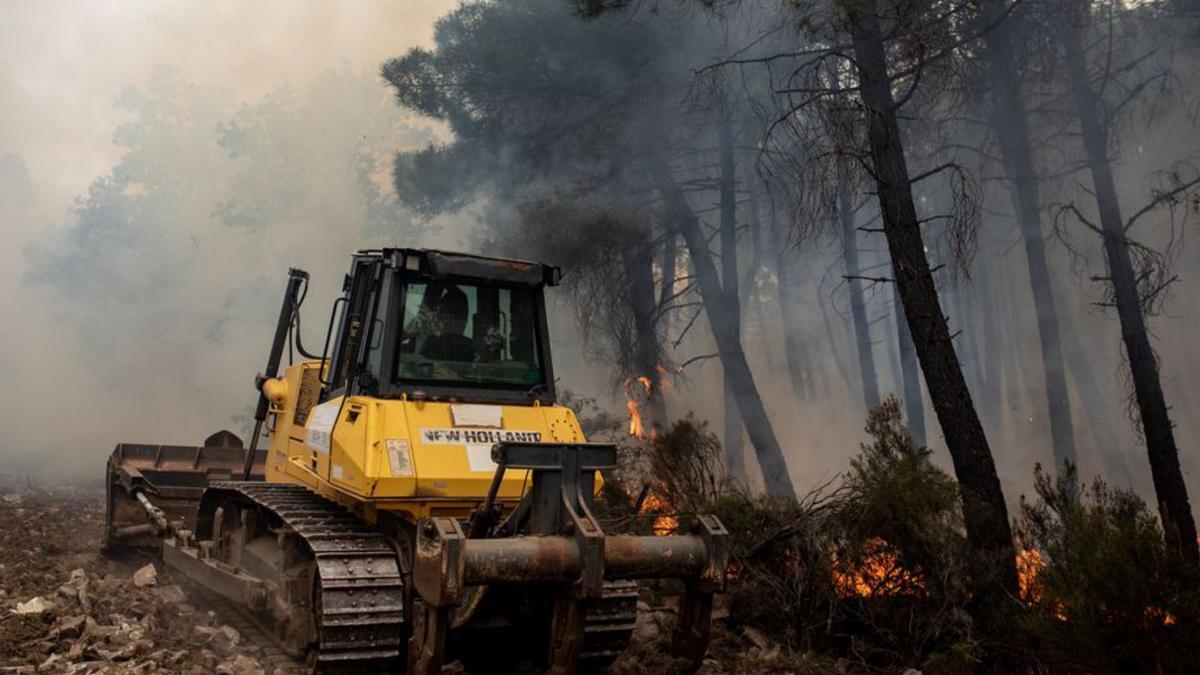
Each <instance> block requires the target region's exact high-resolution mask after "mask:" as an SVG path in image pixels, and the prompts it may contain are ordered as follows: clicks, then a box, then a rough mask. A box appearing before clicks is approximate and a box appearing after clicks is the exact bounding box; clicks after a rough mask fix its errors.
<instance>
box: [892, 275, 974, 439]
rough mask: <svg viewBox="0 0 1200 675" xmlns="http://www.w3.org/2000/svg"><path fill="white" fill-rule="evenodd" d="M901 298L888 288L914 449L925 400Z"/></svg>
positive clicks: (922, 429) (922, 434)
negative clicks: (894, 320)
mask: <svg viewBox="0 0 1200 675" xmlns="http://www.w3.org/2000/svg"><path fill="white" fill-rule="evenodd" d="M893 267H895V263H893ZM902 296H903V291H902V290H901V289H900V288H898V287H893V288H892V306H893V312H892V313H893V314H894V315H895V317H896V336H897V342H896V348H897V350H898V351H899V352H900V377H901V378H902V379H903V384H904V416H905V417H907V418H908V430H909V431H910V432H911V433H912V437H913V441H914V442H916V444H917V445H925V441H926V436H925V399H924V397H923V396H922V395H921V371H920V370H919V364H918V363H917V349H916V345H914V344H913V338H912V331H911V329H910V328H909V325H908V318H907V314H905V312H904V302H903V299H902ZM964 382H965V380H964ZM964 386H965V385H964Z"/></svg>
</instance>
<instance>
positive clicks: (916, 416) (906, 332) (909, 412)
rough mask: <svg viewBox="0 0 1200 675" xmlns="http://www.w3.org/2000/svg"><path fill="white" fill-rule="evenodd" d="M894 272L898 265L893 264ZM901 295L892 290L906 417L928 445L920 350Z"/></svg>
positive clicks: (918, 438)
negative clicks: (919, 358)
mask: <svg viewBox="0 0 1200 675" xmlns="http://www.w3.org/2000/svg"><path fill="white" fill-rule="evenodd" d="M892 267H893V268H895V263H894V262H893V263H892ZM902 293H903V292H902V291H901V289H900V288H898V287H893V289H892V304H893V312H892V313H893V314H894V315H895V317H896V338H897V339H896V349H897V351H899V352H900V378H901V380H902V384H903V386H904V394H903V396H904V416H905V417H906V418H908V430H909V431H910V432H911V433H912V437H913V441H914V442H915V443H916V444H917V445H925V440H926V438H925V399H924V397H923V396H922V395H921V371H920V364H918V363H917V360H918V359H917V349H916V346H915V345H914V344H913V338H912V330H911V329H910V328H909V325H908V318H907V314H906V313H905V311H904V302H903V301H902V298H901V296H902Z"/></svg>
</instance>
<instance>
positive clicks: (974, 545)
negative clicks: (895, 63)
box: [842, 0, 1017, 609]
mask: <svg viewBox="0 0 1200 675" xmlns="http://www.w3.org/2000/svg"><path fill="white" fill-rule="evenodd" d="M842 7H843V9H844V10H845V12H846V15H847V18H848V19H849V23H850V29H851V34H852V38H853V43H854V54H855V61H856V66H857V68H858V74H859V85H860V87H859V90H860V93H861V95H862V101H863V105H864V107H865V109H866V115H867V136H868V139H869V143H870V150H871V161H872V165H873V169H874V176H875V178H876V183H877V188H878V195H879V207H880V211H881V212H882V214H883V230H884V236H885V237H886V238H887V242H888V249H889V250H890V251H891V254H892V268H893V273H894V276H895V278H896V286H897V288H898V289H899V293H900V299H901V302H902V303H903V305H904V313H905V316H906V317H907V318H908V324H909V328H910V329H911V330H912V337H913V344H914V347H915V348H916V352H917V356H918V358H919V359H920V361H921V369H922V370H923V371H924V373H925V382H926V383H927V384H928V385H929V392H930V396H931V400H932V403H933V408H934V411H935V412H936V413H937V418H938V422H939V423H940V424H941V427H942V432H943V434H944V435H945V438H946V446H947V449H948V450H949V451H950V457H951V459H952V460H953V462H954V472H955V475H956V476H957V477H958V482H959V485H960V486H961V488H962V506H963V517H964V521H965V523H966V528H967V540H968V543H969V545H970V546H971V549H972V551H973V553H974V556H973V561H972V562H973V564H974V569H973V571H974V575H973V580H974V583H975V586H976V593H977V595H976V598H977V599H978V600H979V601H980V602H981V603H983V604H984V606H985V607H988V608H992V609H998V608H999V607H1000V606H1002V604H1003V603H1004V602H1005V598H1011V597H1016V595H1017V568H1016V559H1015V557H1014V550H1013V541H1012V531H1011V529H1010V527H1009V523H1008V508H1007V506H1006V505H1005V503H1004V493H1003V492H1002V491H1001V489H1000V478H999V477H998V476H997V475H996V465H995V463H994V462H993V460H992V453H991V451H990V450H989V449H988V443H987V438H986V437H985V436H984V433H983V426H982V425H981V424H980V422H979V416H978V415H977V414H976V413H975V407H974V405H973V404H972V402H971V392H970V391H969V390H968V389H967V383H966V380H965V379H963V374H962V369H961V368H960V367H959V364H958V358H957V356H955V354H954V345H953V343H952V342H951V340H950V330H949V327H948V326H947V325H946V319H945V317H944V316H943V314H942V309H941V306H940V303H939V301H938V295H937V288H936V287H935V286H934V283H933V274H932V272H931V271H930V268H929V260H928V259H927V258H926V257H925V248H924V243H923V241H922V239H921V227H920V222H919V221H918V220H917V211H916V206H915V205H914V203H913V196H912V185H911V183H910V182H909V175H908V166H907V163H906V160H905V157H904V147H903V145H902V142H901V137H900V125H899V122H898V121H897V118H896V101H895V99H894V97H893V96H892V89H891V80H890V79H889V77H888V68H887V57H886V56H885V54H884V50H883V35H882V33H881V31H880V28H879V16H878V7H877V3H876V2H875V1H874V0H843V4H842ZM995 581H999V582H1000V583H999V584H998V585H996V584H995V583H994V582H995Z"/></svg>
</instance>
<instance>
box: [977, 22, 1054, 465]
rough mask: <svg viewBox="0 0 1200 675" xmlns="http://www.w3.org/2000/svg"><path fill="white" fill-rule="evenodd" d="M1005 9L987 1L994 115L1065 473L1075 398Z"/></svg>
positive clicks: (1012, 27) (1011, 26) (1011, 29)
mask: <svg viewBox="0 0 1200 675" xmlns="http://www.w3.org/2000/svg"><path fill="white" fill-rule="evenodd" d="M1006 11H1008V8H1007V6H1006V2H1005V0H987V2H986V4H985V5H984V17H985V19H986V20H987V22H988V24H989V25H993V24H994V25H993V27H992V29H991V30H989V31H987V32H986V33H985V39H986V40H987V45H988V49H987V61H988V72H989V74H990V76H991V80H992V103H993V105H992V113H993V120H994V123H995V126H996V131H997V133H998V135H999V139H1000V152H1001V155H1002V156H1003V158H1004V167H1005V171H1006V173H1007V174H1008V179H1009V182H1010V183H1011V187H1012V196H1013V203H1014V205H1015V207H1016V214H1017V222H1018V223H1019V224H1020V226H1021V238H1022V240H1023V241H1024V243H1025V260H1026V262H1027V263H1028V265H1027V267H1028V268H1029V286H1030V290H1031V291H1032V293H1033V306H1034V310H1035V313H1036V315H1037V329H1038V340H1039V342H1040V346H1041V354H1042V375H1043V377H1044V378H1045V388H1046V402H1047V409H1048V412H1049V417H1050V437H1051V442H1052V447H1053V451H1054V463H1055V465H1056V466H1057V467H1058V469H1059V470H1060V471H1061V470H1062V468H1063V466H1064V464H1067V463H1070V464H1072V465H1073V464H1076V463H1077V459H1076V457H1075V434H1074V425H1073V424H1072V422H1071V397H1070V392H1069V391H1068V389H1067V378H1066V373H1065V371H1064V368H1063V356H1062V347H1061V346H1060V344H1059V332H1058V312H1057V311H1056V310H1055V307H1054V291H1053V289H1052V288H1051V284H1052V283H1053V280H1052V278H1051V276H1050V267H1049V265H1047V263H1046V247H1045V245H1044V243H1043V241H1042V223H1041V216H1040V215H1039V211H1038V209H1039V207H1040V201H1039V198H1038V179H1037V175H1036V174H1035V173H1034V168H1033V149H1032V146H1031V141H1030V134H1029V120H1028V117H1027V113H1026V110H1025V97H1024V95H1023V94H1022V93H1021V81H1020V78H1019V77H1018V63H1017V58H1016V54H1015V45H1014V43H1015V33H1014V31H1015V30H1016V25H1015V24H1014V22H1013V21H1012V18H1011V17H1008V19H1007V20H1005V16H1004V14H1005V12H1006Z"/></svg>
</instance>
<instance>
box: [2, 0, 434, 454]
mask: <svg viewBox="0 0 1200 675" xmlns="http://www.w3.org/2000/svg"><path fill="white" fill-rule="evenodd" d="M449 5H450V3H447V2H433V1H425V0H422V1H419V2H405V3H395V4H392V3H361V4H359V3H354V4H346V5H340V4H339V5H336V6H335V5H323V6H313V7H309V8H305V9H304V10H303V11H298V8H297V7H295V6H294V5H293V4H291V3H286V2H270V3H255V4H254V5H253V6H248V5H243V4H241V3H227V2H222V3H191V4H186V5H185V4H170V5H163V4H162V3H155V2H139V3H127V2H120V3H89V4H86V5H81V4H79V3H38V4H16V5H6V6H5V7H4V9H3V10H0V13H2V14H3V18H2V19H0V38H2V41H3V43H4V44H5V48H4V50H3V55H2V56H0V58H2V59H3V60H2V61H0V84H2V85H3V87H4V91H5V92H6V96H5V105H4V106H2V107H0V108H2V110H3V111H2V112H0V217H2V219H3V227H0V270H2V272H0V274H2V275H3V276H2V278H0V311H2V312H3V314H4V316H5V317H6V319H5V320H4V321H3V326H4V327H3V329H2V338H0V344H2V345H3V350H2V352H0V369H2V370H3V372H4V373H5V378H4V379H5V383H6V385H7V386H6V387H5V390H4V392H3V393H2V394H0V410H3V413H0V423H2V426H3V428H4V429H5V434H4V440H3V441H0V461H3V463H4V466H5V468H4V469H3V471H5V472H14V473H17V472H25V471H29V472H37V473H41V472H46V471H55V472H61V473H62V474H65V475H67V476H70V477H98V476H100V475H101V474H100V466H101V463H102V462H103V460H104V458H105V457H106V454H107V452H108V451H109V450H110V449H111V447H112V446H113V445H114V444H115V443H116V442H118V441H121V440H127V441H144V442H165V443H183V444H190V443H196V442H199V440H201V439H202V438H203V437H204V436H205V435H207V434H208V433H210V432H211V431H212V430H215V429H218V428H222V427H230V428H233V429H234V430H235V431H237V432H239V433H243V434H244V432H245V430H244V428H243V427H244V426H245V422H244V417H245V416H246V411H247V409H248V408H249V407H250V405H251V404H252V403H253V400H254V398H253V397H254V392H253V389H252V386H251V382H252V378H253V375H254V373H255V372H256V371H257V370H258V369H261V368H262V366H263V362H264V361H265V356H266V350H267V346H268V340H269V339H270V335H271V330H272V327H273V322H274V316H275V314H276V312H277V311H278V302H279V297H280V292H281V291H280V289H281V284H282V279H283V275H284V273H285V271H286V269H287V267H289V266H296V267H304V268H306V269H308V270H309V271H310V272H311V273H312V274H313V277H314V283H313V288H312V293H311V294H310V296H309V298H308V301H307V304H306V309H307V310H308V311H307V312H306V318H307V323H305V325H304V330H305V337H306V341H307V342H308V345H306V346H307V347H308V348H309V349H310V350H312V349H319V348H320V341H321V339H322V338H323V329H324V324H325V322H326V320H327V309H328V307H329V303H330V301H331V299H332V297H333V295H334V294H335V292H336V291H337V290H338V289H339V288H340V281H341V276H342V274H343V273H344V272H345V269H346V266H347V263H348V255H349V253H350V252H351V251H353V250H355V249H357V248H360V247H364V246H368V245H372V244H380V243H383V242H385V241H386V242H399V243H417V242H418V241H419V240H421V239H422V238H424V237H427V236H428V235H429V234H430V233H431V232H435V231H436V232H439V235H438V236H440V237H447V238H449V239H450V242H449V243H452V242H453V238H454V236H455V235H454V228H453V224H448V226H447V227H442V228H439V227H438V226H437V225H433V224H427V223H419V222H416V221H414V220H413V219H412V218H411V217H410V216H409V215H408V214H407V213H406V212H405V211H404V210H403V209H399V208H397V207H396V206H395V203H394V198H393V197H392V190H391V187H390V181H389V179H388V173H389V168H390V161H391V155H392V153H394V152H395V151H396V150H397V149H401V148H406V147H415V146H418V145H421V144H424V143H427V142H429V141H430V140H431V139H432V138H434V136H435V135H436V134H437V133H438V129H437V127H436V126H435V125H433V124H430V123H429V122H426V121H422V120H419V119H415V118H413V117H412V116H406V115H404V114H403V113H402V112H401V111H399V110H398V109H397V108H396V106H395V105H394V104H393V103H392V102H391V101H390V99H389V95H388V93H387V92H386V90H385V89H384V87H383V86H382V85H381V83H380V82H379V80H378V78H377V75H376V72H377V68H378V64H379V63H380V62H381V61H382V60H383V59H385V58H386V57H387V56H389V55H391V54H394V53H396V52H401V51H403V50H405V49H408V48H409V47H411V46H414V45H418V44H422V43H424V42H426V41H427V40H428V39H429V36H430V32H431V29H432V19H433V17H434V16H436V14H438V13H439V12H441V11H444V10H445V9H446V8H447V7H448V6H449ZM239 418H243V419H239Z"/></svg>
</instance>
